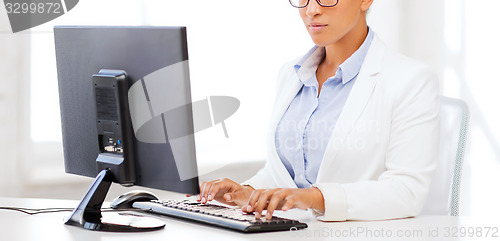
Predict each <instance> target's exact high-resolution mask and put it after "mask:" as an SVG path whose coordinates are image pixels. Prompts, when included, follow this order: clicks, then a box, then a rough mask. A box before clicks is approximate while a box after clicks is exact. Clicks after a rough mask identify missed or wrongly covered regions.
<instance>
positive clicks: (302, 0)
mask: <svg viewBox="0 0 500 241" xmlns="http://www.w3.org/2000/svg"><path fill="white" fill-rule="evenodd" d="M288 1H290V4H292V6H294V7H296V8H305V7H307V5H308V4H309V0H288ZM316 2H318V4H319V5H320V6H322V7H335V6H336V5H337V4H338V3H339V0H316Z"/></svg>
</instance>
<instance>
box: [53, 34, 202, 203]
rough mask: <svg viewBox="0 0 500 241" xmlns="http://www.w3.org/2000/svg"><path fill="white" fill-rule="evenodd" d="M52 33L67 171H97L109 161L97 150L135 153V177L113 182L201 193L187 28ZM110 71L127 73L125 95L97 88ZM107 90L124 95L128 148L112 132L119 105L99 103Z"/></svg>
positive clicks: (89, 173)
mask: <svg viewBox="0 0 500 241" xmlns="http://www.w3.org/2000/svg"><path fill="white" fill-rule="evenodd" d="M54 35H55V43H56V60H57V74H58V82H59V97H60V108H61V121H62V134H63V149H64V164H65V169H66V172H67V173H72V174H77V175H83V176H89V177H96V176H97V175H98V173H99V172H100V171H101V170H102V169H103V168H107V167H106V165H104V166H103V165H98V162H97V161H96V160H97V159H98V157H99V155H100V154H103V156H101V157H104V158H105V157H106V156H105V155H106V154H109V155H110V156H113V155H112V154H120V153H129V154H131V153H133V155H132V157H130V158H129V159H128V160H125V161H131V162H133V163H132V165H126V166H125V167H124V168H125V169H128V170H125V172H129V173H131V175H132V179H131V180H132V182H130V181H123V180H122V179H120V178H114V180H112V181H113V182H117V183H121V184H124V185H138V186H143V187H149V188H156V189H161V190H168V191H175V192H182V193H191V194H193V193H198V192H199V186H198V185H199V184H198V174H197V165H196V154H195V146H194V144H195V143H194V135H193V114H192V109H191V101H192V100H191V90H190V82H189V68H188V52H187V43H186V28H185V27H104V26H99V27H98V26H57V27H55V28H54ZM109 70H112V71H111V72H112V73H116V71H118V72H120V71H121V72H122V73H124V76H125V83H126V89H125V92H123V93H125V94H126V96H125V95H122V96H121V97H120V96H114V95H113V92H110V93H111V95H108V93H107V92H106V91H105V88H98V86H97V84H96V82H95V81H96V78H97V79H98V78H99V77H102V74H103V73H104V74H105V73H106V71H108V72H109ZM103 71H104V72H103ZM113 71H115V72H113ZM100 73H101V75H99V74H100ZM104 77H106V76H104ZM104 77H103V78H104ZM104 80H106V78H104ZM97 81H98V80H97ZM102 83H105V82H102ZM104 87H106V86H104ZM103 90H104V91H103ZM123 93H122V94H123ZM115 94H118V95H120V93H119V92H115ZM109 96H114V97H116V98H118V97H120V98H126V99H128V102H127V103H128V106H127V107H128V109H127V111H126V112H123V109H122V110H118V113H123V114H122V115H123V116H122V117H123V118H124V119H126V120H130V122H131V124H132V127H131V133H133V134H132V135H131V137H130V140H131V141H129V142H128V143H127V144H128V145H127V147H122V146H121V144H122V140H121V139H113V137H112V136H111V134H109V133H113V131H112V130H113V125H112V124H113V123H115V122H113V121H115V120H113V118H115V117H116V115H115V114H116V113H115V112H116V111H115V110H114V109H115V108H119V107H120V106H116V105H99V104H102V103H105V102H106V101H108V102H109V99H108V97H109ZM111 102H113V99H111ZM124 106H126V105H124ZM113 113H114V114H113ZM103 120H104V121H103ZM101 121H103V122H102V123H101ZM116 125H118V122H116ZM108 142H109V143H108ZM123 148H128V149H126V150H123ZM118 156H119V155H118ZM101 157H99V158H101ZM112 161H113V160H111V162H112ZM129 167H130V168H129ZM114 176H115V177H116V176H118V173H115V175H114Z"/></svg>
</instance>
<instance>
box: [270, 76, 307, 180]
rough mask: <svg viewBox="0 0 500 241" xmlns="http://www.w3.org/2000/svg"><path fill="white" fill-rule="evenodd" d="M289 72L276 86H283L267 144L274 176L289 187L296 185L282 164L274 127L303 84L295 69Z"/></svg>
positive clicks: (274, 111)
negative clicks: (281, 82)
mask: <svg viewBox="0 0 500 241" xmlns="http://www.w3.org/2000/svg"><path fill="white" fill-rule="evenodd" d="M289 73H290V74H289V75H288V76H286V77H285V78H284V81H285V82H284V83H283V84H282V85H281V86H278V88H283V90H282V92H281V93H282V94H281V95H280V96H277V99H276V104H275V107H274V110H273V112H272V115H271V123H270V126H269V128H270V129H269V131H268V138H267V140H268V143H267V146H268V148H271V149H270V150H269V151H268V153H269V155H270V156H268V158H269V160H270V164H271V165H272V166H274V168H273V169H274V170H276V171H277V172H278V173H276V176H275V178H276V179H278V180H279V184H280V185H281V186H282V187H290V188H291V187H297V185H296V184H295V182H294V181H293V179H292V178H291V176H290V174H289V173H288V171H287V170H286V168H285V165H283V162H282V161H281V160H280V158H279V156H278V152H277V150H276V144H275V143H276V139H275V138H276V135H275V133H276V128H277V127H278V123H279V122H280V120H281V118H282V117H283V115H284V114H285V112H286V110H287V109H288V106H289V105H290V103H291V102H292V100H293V99H294V98H295V96H296V95H297V93H298V92H299V90H300V89H301V88H302V86H303V84H302V82H300V80H299V78H298V77H297V74H296V73H295V71H293V70H290V72H289ZM271 160H272V161H271Z"/></svg>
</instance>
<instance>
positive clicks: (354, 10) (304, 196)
mask: <svg viewBox="0 0 500 241" xmlns="http://www.w3.org/2000/svg"><path fill="white" fill-rule="evenodd" d="M372 2H373V0H339V3H338V4H337V6H335V7H322V6H320V5H319V4H318V3H317V1H315V0H310V1H309V4H308V5H307V6H306V7H305V8H300V9H299V14H300V16H301V18H302V20H303V22H304V25H305V26H306V29H307V31H308V33H309V35H310V36H311V38H312V40H313V41H314V43H315V44H316V45H318V46H321V47H325V57H324V59H323V60H322V61H321V63H320V64H319V66H318V69H317V71H316V77H317V79H318V83H319V90H318V95H319V93H320V91H321V87H322V86H323V83H325V81H326V80H327V79H328V78H329V77H331V76H334V75H335V73H336V71H337V70H338V68H339V66H340V65H341V64H342V63H343V62H344V61H345V60H346V59H347V58H349V57H350V56H351V55H352V54H353V53H354V52H355V51H356V50H357V49H358V48H359V47H360V46H361V44H362V43H363V41H364V39H365V38H366V35H367V34H368V26H367V24H366V11H367V10H368V9H369V8H370V6H371V4H372ZM200 191H201V193H200V195H199V196H198V201H201V202H202V203H206V202H210V201H212V200H216V201H219V202H221V203H225V204H228V205H233V206H238V207H241V210H242V211H244V212H248V213H255V216H256V217H257V218H260V217H261V216H262V213H263V211H264V210H267V213H266V215H265V218H267V219H270V218H271V217H272V214H273V213H274V211H275V210H283V211H287V210H290V209H292V208H299V209H315V210H317V211H320V212H324V211H325V203H324V197H323V194H322V193H321V191H320V190H319V189H318V188H316V187H310V188H275V189H254V188H253V187H250V186H243V185H240V184H239V183H236V182H234V181H232V180H230V179H227V178H222V179H217V180H212V181H206V182H202V183H201V184H200Z"/></svg>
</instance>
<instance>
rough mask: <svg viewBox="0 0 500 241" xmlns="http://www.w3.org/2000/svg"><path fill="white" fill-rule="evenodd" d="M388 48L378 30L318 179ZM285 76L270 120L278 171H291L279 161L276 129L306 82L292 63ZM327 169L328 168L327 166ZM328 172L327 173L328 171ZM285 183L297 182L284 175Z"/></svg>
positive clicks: (368, 91) (368, 92) (366, 97)
mask: <svg viewBox="0 0 500 241" xmlns="http://www.w3.org/2000/svg"><path fill="white" fill-rule="evenodd" d="M385 51H386V47H385V45H384V44H383V42H382V41H381V40H380V39H379V38H378V36H377V35H376V34H375V37H374V38H373V42H372V43H371V46H370V49H369V50H368V53H367V54H366V57H365V60H364V62H363V66H362V67H361V69H360V72H359V75H358V77H357V79H356V82H355V83H354V86H353V88H352V90H351V93H350V95H349V97H348V98H347V101H346V103H345V106H344V108H343V111H342V113H341V115H340V117H339V120H338V121H337V124H336V127H335V129H334V130H333V132H332V137H333V138H336V141H332V140H333V138H330V143H329V144H328V147H327V149H326V151H325V154H324V156H323V160H322V163H321V166H320V169H319V173H318V179H317V180H320V177H321V173H322V170H324V169H325V168H324V167H323V166H325V165H326V166H329V165H330V164H331V163H332V161H333V159H334V158H335V156H336V155H337V152H338V147H339V146H338V145H334V144H333V143H337V144H338V143H339V142H338V141H339V140H341V141H342V142H343V141H344V140H345V138H346V136H347V135H348V134H349V132H350V131H351V129H352V127H353V126H354V123H355V122H356V120H357V119H358V117H359V116H360V115H361V113H362V111H363V109H364V107H365V106H366V104H367V103H368V101H369V99H370V97H371V93H372V92H373V89H374V88H375V85H376V82H377V76H378V73H379V72H380V68H381V62H382V59H383V56H384V53H385ZM283 77H284V78H285V80H283V83H282V85H279V86H278V88H280V89H282V90H281V91H279V92H281V94H280V95H278V96H277V100H276V105H275V108H274V110H273V113H272V118H271V124H270V129H269V132H268V134H269V136H268V141H269V143H268V147H270V148H272V149H271V150H272V152H271V153H270V154H271V155H272V157H270V158H271V159H277V160H278V161H277V162H273V163H274V164H275V165H277V166H275V167H276V168H277V170H278V171H279V172H280V173H279V175H286V176H288V177H289V176H290V175H288V171H287V170H286V168H285V166H284V165H283V163H282V162H281V161H279V157H278V154H277V152H276V145H275V137H276V135H275V133H276V128H277V126H278V123H279V121H280V120H281V118H282V117H283V114H284V113H285V111H286V110H287V109H288V106H289V105H290V103H291V102H292V100H293V98H295V96H296V95H297V93H298V92H299V90H300V89H301V88H302V86H303V84H302V82H301V81H300V80H299V78H298V76H297V74H296V72H295V70H294V68H293V66H290V70H289V71H288V72H287V74H285V76H283ZM326 169H328V168H326ZM325 174H326V175H328V174H327V173H325ZM282 181H284V182H285V183H286V186H291V185H294V184H295V183H294V182H293V180H292V179H291V177H289V178H284V179H282Z"/></svg>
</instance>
